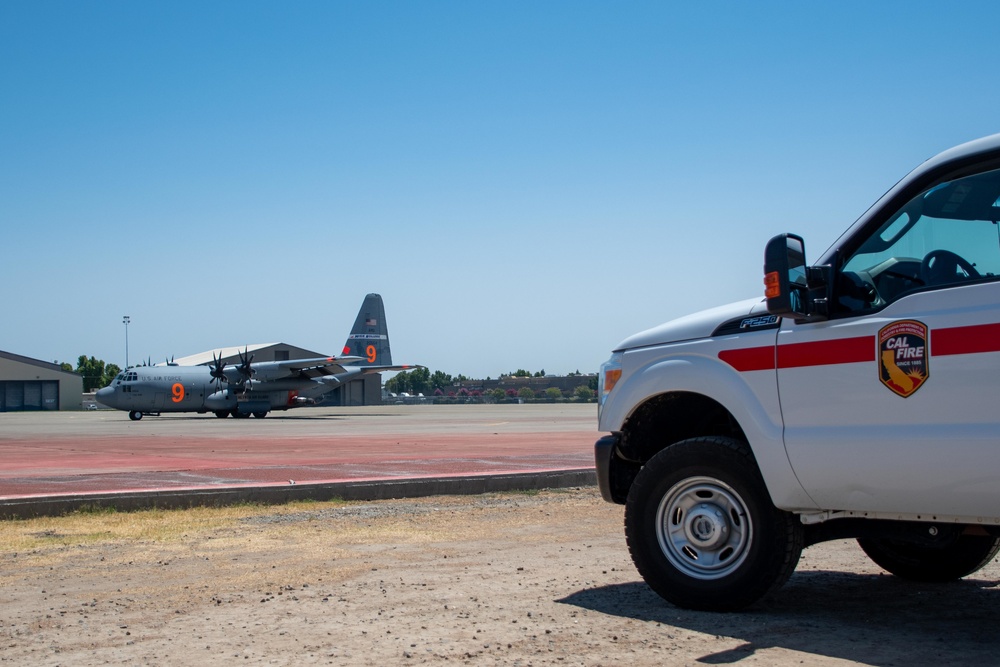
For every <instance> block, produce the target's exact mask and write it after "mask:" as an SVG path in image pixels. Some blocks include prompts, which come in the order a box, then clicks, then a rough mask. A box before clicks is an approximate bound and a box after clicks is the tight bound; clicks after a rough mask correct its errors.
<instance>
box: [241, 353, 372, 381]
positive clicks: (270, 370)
mask: <svg viewBox="0 0 1000 667" xmlns="http://www.w3.org/2000/svg"><path fill="white" fill-rule="evenodd" d="M362 359H363V357H348V356H344V357H317V358H315V359H289V360H287V361H261V362H258V363H256V364H254V363H251V364H250V368H251V369H252V370H253V380H254V381H256V382H267V381H269V380H280V379H281V378H287V377H294V376H304V377H308V378H316V377H321V376H324V375H339V374H341V373H344V372H346V370H345V368H344V366H349V365H351V364H353V363H356V362H358V361H361V360H362ZM225 372H226V375H227V377H228V376H230V375H231V374H232V375H233V377H231V378H230V380H231V381H239V377H238V374H239V367H228V368H226V370H225Z"/></svg>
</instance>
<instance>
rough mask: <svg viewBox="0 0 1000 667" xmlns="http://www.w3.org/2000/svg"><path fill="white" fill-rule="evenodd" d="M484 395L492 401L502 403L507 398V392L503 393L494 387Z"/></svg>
mask: <svg viewBox="0 0 1000 667" xmlns="http://www.w3.org/2000/svg"><path fill="white" fill-rule="evenodd" d="M486 395H487V396H489V397H491V398H492V399H493V400H494V401H502V400H503V399H505V398H507V392H505V391H504V390H503V389H501V388H500V387H495V388H494V389H490V390H489V391H487V392H486Z"/></svg>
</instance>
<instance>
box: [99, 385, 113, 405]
mask: <svg viewBox="0 0 1000 667" xmlns="http://www.w3.org/2000/svg"><path fill="white" fill-rule="evenodd" d="M94 400H96V401H97V402H98V403H101V404H102V405H106V406H108V407H109V408H113V407H115V406H114V402H115V388H114V387H104V388H103V389H98V390H97V393H96V394H94Z"/></svg>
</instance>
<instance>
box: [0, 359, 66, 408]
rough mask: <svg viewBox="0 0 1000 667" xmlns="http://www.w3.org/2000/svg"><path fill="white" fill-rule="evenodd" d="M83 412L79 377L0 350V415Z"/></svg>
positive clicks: (35, 360)
mask: <svg viewBox="0 0 1000 667" xmlns="http://www.w3.org/2000/svg"><path fill="white" fill-rule="evenodd" d="M82 409H83V377H82V376H80V375H77V374H76V373H73V372H71V371H64V370H63V369H62V368H60V367H59V366H58V365H57V364H50V363H49V362H47V361H39V360H38V359H31V358H29V357H22V356H21V355H19V354H13V353H11V352H4V351H3V350H0V412H18V411H22V410H82Z"/></svg>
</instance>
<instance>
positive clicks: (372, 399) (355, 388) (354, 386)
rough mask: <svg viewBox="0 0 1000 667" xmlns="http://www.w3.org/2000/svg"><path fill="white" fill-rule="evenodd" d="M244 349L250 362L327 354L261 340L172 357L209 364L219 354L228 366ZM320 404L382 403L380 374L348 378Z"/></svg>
mask: <svg viewBox="0 0 1000 667" xmlns="http://www.w3.org/2000/svg"><path fill="white" fill-rule="evenodd" d="M244 350H246V353H247V354H250V355H253V363H258V362H261V361H288V360H290V359H318V358H323V357H329V356H330V355H329V354H323V353H321V352H313V351H312V350H306V349H305V348H301V347H296V346H294V345H289V344H287V343H263V344H260V345H247V346H246V347H224V348H222V349H221V350H209V351H208V352H201V353H199V354H193V355H191V356H189V357H184V358H182V359H175V360H174V363H176V364H179V365H181V366H208V365H210V364H211V363H212V359H213V357H218V356H219V355H220V354H221V356H222V360H223V361H224V362H225V363H226V365H228V366H236V365H238V364H239V363H240V354H242V353H243V352H244ZM320 404H321V405H339V406H348V407H354V406H359V405H381V404H382V374H381V373H372V374H371V375H362V376H361V377H359V378H356V379H354V380H351V381H350V382H348V383H347V384H344V385H341V386H339V387H337V388H336V389H334V390H333V391H331V392H329V393H327V394H324V396H323V397H322V400H321V401H320Z"/></svg>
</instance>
